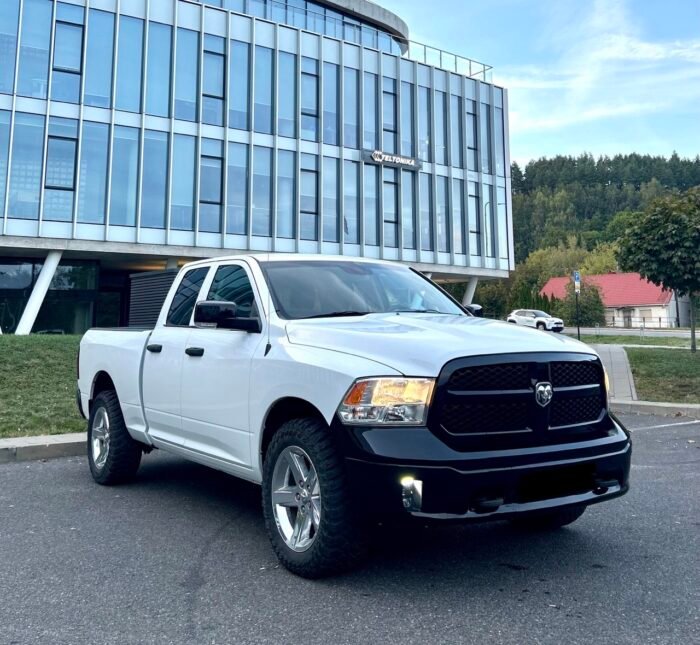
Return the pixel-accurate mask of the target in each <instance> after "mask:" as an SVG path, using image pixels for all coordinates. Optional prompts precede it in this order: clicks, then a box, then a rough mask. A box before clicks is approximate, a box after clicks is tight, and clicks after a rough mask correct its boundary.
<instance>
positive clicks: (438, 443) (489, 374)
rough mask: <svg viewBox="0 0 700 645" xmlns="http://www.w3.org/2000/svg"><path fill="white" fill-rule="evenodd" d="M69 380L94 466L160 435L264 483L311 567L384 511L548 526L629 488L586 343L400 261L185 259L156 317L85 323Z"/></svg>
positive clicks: (347, 553)
mask: <svg viewBox="0 0 700 645" xmlns="http://www.w3.org/2000/svg"><path fill="white" fill-rule="evenodd" d="M77 397H78V406H79V408H80V411H81V413H82V414H83V416H85V417H86V418H87V420H88V439H87V454H88V461H89V466H90V470H91V473H92V477H93V478H94V479H95V481H97V482H98V483H99V484H105V485H110V484H117V483H120V482H125V481H128V480H131V479H133V478H134V476H135V475H136V472H137V469H138V467H139V464H140V461H141V457H142V455H143V453H149V452H151V451H152V450H153V449H158V450H163V451H167V452H170V453H173V454H175V455H179V456H181V457H184V458H186V459H190V460H192V461H195V462H198V463H200V464H205V465H207V466H211V467H212V468H216V469H219V470H222V471H225V472H226V473H230V474H231V475H235V476H237V477H241V478H243V479H246V480H248V481H251V482H255V483H256V484H260V485H261V486H262V508H263V515H264V520H265V526H266V530H267V533H268V536H269V539H270V542H271V544H272V548H273V550H274V551H275V553H276V555H277V557H278V558H279V560H280V562H281V563H282V564H283V565H284V566H286V567H287V568H288V569H289V570H291V571H292V572H294V573H296V574H299V575H302V576H305V577H319V576H324V575H329V574H333V573H336V572H340V571H342V570H346V569H348V568H350V567H352V566H354V565H355V564H356V563H359V562H360V561H361V558H362V557H363V555H364V554H365V551H366V548H367V545H368V540H369V538H368V535H371V531H370V530H369V529H370V528H371V525H372V524H373V523H375V524H376V522H377V521H380V520H382V519H389V518H392V517H402V516H403V517H411V516H413V517H418V518H421V521H428V520H432V519H435V520H450V519H461V520H492V519H504V520H506V519H507V520H510V521H511V522H512V523H514V524H516V525H519V526H522V527H527V528H537V529H553V528H558V527H561V526H564V525H566V524H570V523H571V522H573V521H575V520H576V519H578V518H579V517H580V516H581V515H582V514H583V512H584V510H585V509H586V507H587V506H589V505H591V504H595V503H597V502H603V501H606V500H610V499H613V498H615V497H619V496H620V495H623V494H624V493H626V492H627V490H628V478H629V471H630V457H631V451H632V446H631V442H630V436H629V433H628V432H627V431H626V430H625V428H624V427H623V426H622V425H621V423H620V422H619V421H618V420H617V419H616V418H615V416H614V415H613V414H612V413H611V412H610V409H609V405H608V387H607V376H606V374H605V370H604V368H603V365H602V364H601V361H600V358H599V357H598V356H597V355H596V354H595V352H594V351H593V350H592V349H591V348H590V347H588V346H586V345H584V344H582V343H579V342H577V341H575V340H573V339H569V338H565V337H561V336H559V335H556V336H555V335H553V334H542V333H540V332H538V331H536V330H534V329H529V328H523V327H519V326H515V325H509V324H507V323H505V322H499V321H495V320H488V319H485V318H480V317H475V316H473V315H471V313H470V312H469V310H468V308H466V307H463V306H462V305H460V304H459V303H458V302H457V301H456V300H454V299H453V298H452V297H451V296H449V295H448V294H447V292H445V291H443V290H442V289H441V288H440V287H439V286H438V285H436V284H434V283H433V282H431V281H430V280H429V279H428V278H427V277H425V276H423V275H422V274H421V273H419V272H417V271H415V270H413V269H412V268H410V267H408V266H406V265H402V264H397V263H390V262H383V261H375V260H365V259H356V258H334V257H328V256H304V255H294V256H291V255H284V254H261V255H246V256H235V257H228V258H218V259H212V260H206V261H198V262H193V263H190V264H188V265H186V266H184V267H183V268H182V269H181V270H180V272H179V274H178V276H177V278H176V279H175V281H174V283H173V285H172V287H171V289H170V292H169V294H168V296H167V298H166V300H165V303H164V305H163V307H162V311H161V313H160V316H159V318H158V321H157V323H156V324H155V326H154V328H153V329H131V328H120V329H91V330H89V331H88V332H87V333H86V334H85V336H84V337H83V339H82V341H81V344H80V353H79V357H78V394H77Z"/></svg>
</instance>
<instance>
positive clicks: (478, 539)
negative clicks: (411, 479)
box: [123, 456, 627, 599]
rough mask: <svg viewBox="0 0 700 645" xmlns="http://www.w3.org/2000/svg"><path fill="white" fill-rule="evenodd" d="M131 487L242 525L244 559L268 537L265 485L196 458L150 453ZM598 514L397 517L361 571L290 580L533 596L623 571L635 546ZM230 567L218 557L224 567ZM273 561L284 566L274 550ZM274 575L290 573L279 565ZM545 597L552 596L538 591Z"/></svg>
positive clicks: (178, 507)
mask: <svg viewBox="0 0 700 645" xmlns="http://www.w3.org/2000/svg"><path fill="white" fill-rule="evenodd" d="M123 490H124V491H125V492H127V490H128V491H129V493H134V494H137V495H138V496H139V497H141V496H142V495H143V496H146V497H151V496H153V497H154V498H155V499H157V503H158V504H159V505H161V506H165V507H171V509H172V510H173V512H177V513H178V514H179V515H180V514H182V513H188V514H191V515H192V517H191V522H192V523H197V524H201V523H206V522H207V521H208V518H207V516H206V515H203V514H206V513H207V512H211V513H213V514H214V515H215V516H216V524H220V523H221V522H222V521H223V522H224V523H225V524H226V525H228V526H231V525H235V526H236V528H237V530H236V531H232V532H226V533H224V535H221V536H220V537H219V539H220V540H223V541H224V542H227V543H228V544H227V548H226V550H227V551H229V550H230V551H232V552H237V553H238V554H239V555H240V554H241V552H243V553H245V552H246V551H248V550H250V551H251V552H252V551H255V550H257V549H259V546H260V542H259V540H263V541H264V543H265V544H266V543H267V537H266V535H265V528H264V524H263V518H262V511H261V508H260V488H259V487H258V486H256V485H254V484H250V483H248V482H245V481H243V480H240V479H238V478H235V477H232V476H229V475H226V474H224V473H221V472H218V471H215V470H212V469H209V468H206V467H204V466H199V465H197V464H193V463H191V462H186V461H180V460H175V459H172V458H170V457H167V458H163V459H161V458H157V459H152V458H151V459H149V457H148V456H146V457H145V458H144V462H143V465H142V468H141V470H140V472H139V476H138V479H137V480H136V481H135V482H134V483H133V484H130V485H128V486H126V487H123ZM618 503H619V502H618ZM612 504H615V502H612ZM603 506H605V505H603ZM600 511H601V508H600V507H593V508H591V509H589V510H588V511H587V513H586V515H584V516H583V517H582V518H581V519H580V520H579V521H578V522H577V523H575V524H574V525H572V526H570V527H566V528H563V529H560V530H558V531H554V532H550V533H532V532H525V531H519V530H516V529H515V528H513V527H511V526H510V524H509V523H507V522H503V521H498V522H495V521H492V522H484V523H449V524H444V525H441V524H437V525H436V524H429V525H426V524H423V523H420V522H403V523H389V524H385V525H381V526H378V527H377V528H376V530H375V531H374V534H373V540H372V553H371V556H370V558H369V560H368V561H367V563H366V565H365V566H364V567H363V568H361V569H359V570H357V571H354V572H351V573H349V574H346V575H344V576H340V577H336V578H333V579H329V580H326V581H320V582H316V583H309V582H308V581H303V580H300V579H297V578H294V577H293V576H292V579H294V580H298V581H299V582H300V583H304V584H321V585H326V584H327V585H333V586H337V585H339V584H340V585H342V586H347V587H352V588H358V587H359V588H361V587H364V586H367V588H368V589H369V587H372V588H373V589H374V591H376V582H377V579H378V578H379V579H382V580H384V583H385V584H388V585H390V586H391V592H392V593H397V594H399V595H401V596H403V595H405V597H406V598H407V599H408V598H410V597H411V596H412V595H414V594H415V593H416V591H417V590H422V591H423V592H425V591H428V590H431V591H433V592H439V593H443V592H445V593H449V594H454V593H465V594H469V593H473V592H477V591H479V590H480V589H483V590H486V589H487V590H489V591H499V592H503V591H508V592H509V593H511V594H512V593H517V594H527V593H529V592H531V591H533V588H532V587H533V585H534V586H536V587H537V586H539V587H542V586H543V585H542V584H541V583H546V582H547V581H553V580H559V581H561V580H562V579H566V578H568V577H569V576H574V577H578V578H580V577H581V576H582V575H584V577H585V576H586V575H594V576H599V575H601V574H605V570H606V569H608V568H610V569H615V568H617V567H616V565H615V561H616V560H617V566H619V558H620V557H621V556H622V555H623V553H624V551H625V550H626V549H627V547H626V546H625V545H624V544H622V543H621V542H620V540H619V539H614V538H613V535H611V534H610V533H608V532H606V530H605V527H601V526H600V517H601V516H600V515H599V513H600ZM183 519H185V518H183ZM212 522H214V520H213V519H212ZM618 528H619V527H618ZM618 537H619V533H618ZM251 541H253V542H251ZM224 560H225V558H224ZM226 564H227V563H226V562H225V561H221V562H220V566H223V567H225V566H226ZM266 564H267V565H268V567H267V568H276V560H275V558H274V555H273V554H272V550H270V551H269V561H268V562H267V563H266ZM276 573H279V575H284V576H291V574H288V573H287V572H286V571H285V570H283V569H282V568H281V567H280V568H279V570H278V571H277V572H276ZM610 574H612V571H611V572H610ZM528 585H529V587H528ZM538 593H547V592H546V591H544V592H543V591H542V589H541V588H540V589H538Z"/></svg>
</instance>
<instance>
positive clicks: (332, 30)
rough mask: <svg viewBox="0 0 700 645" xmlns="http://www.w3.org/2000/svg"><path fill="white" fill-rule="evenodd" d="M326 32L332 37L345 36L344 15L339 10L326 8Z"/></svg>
mask: <svg viewBox="0 0 700 645" xmlns="http://www.w3.org/2000/svg"><path fill="white" fill-rule="evenodd" d="M324 33H325V34H326V36H331V38H338V39H342V37H343V16H342V15H341V14H340V13H338V12H337V11H333V10H332V9H326V20H325V24H324Z"/></svg>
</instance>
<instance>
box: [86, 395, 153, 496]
mask: <svg viewBox="0 0 700 645" xmlns="http://www.w3.org/2000/svg"><path fill="white" fill-rule="evenodd" d="M87 452H88V463H89V464H90V472H91V473H92V478H93V479H94V480H95V481H96V482H97V483H98V484H102V485H104V486H111V485H114V484H122V483H124V482H127V481H130V480H131V479H133V477H134V475H136V471H137V470H138V469H139V464H140V463H141V452H142V451H141V445H140V444H139V443H138V442H137V441H135V440H134V439H132V437H131V435H130V434H129V431H128V430H127V429H126V424H125V423H124V416H123V415H122V409H121V406H120V405H119V399H118V398H117V393H116V392H114V391H113V390H105V391H104V392H100V393H99V394H98V395H97V396H96V397H95V400H94V401H93V403H92V406H91V407H90V418H89V420H88V438H87Z"/></svg>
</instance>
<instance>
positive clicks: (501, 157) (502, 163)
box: [494, 107, 506, 177]
mask: <svg viewBox="0 0 700 645" xmlns="http://www.w3.org/2000/svg"><path fill="white" fill-rule="evenodd" d="M495 119H496V123H495V124H494V126H495V128H494V133H495V138H496V174H497V175H498V176H499V177H505V175H506V149H505V135H504V132H503V108H498V107H497V108H496V116H495Z"/></svg>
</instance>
